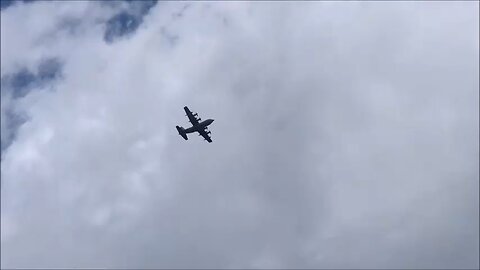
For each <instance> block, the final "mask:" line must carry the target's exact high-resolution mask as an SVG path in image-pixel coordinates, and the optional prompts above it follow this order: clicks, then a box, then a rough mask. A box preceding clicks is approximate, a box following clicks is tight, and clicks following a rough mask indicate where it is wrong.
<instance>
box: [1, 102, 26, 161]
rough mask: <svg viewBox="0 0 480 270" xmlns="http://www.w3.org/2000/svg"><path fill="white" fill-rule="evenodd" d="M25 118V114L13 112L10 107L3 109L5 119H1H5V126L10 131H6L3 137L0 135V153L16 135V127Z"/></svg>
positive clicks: (22, 122) (18, 126)
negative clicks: (0, 137)
mask: <svg viewBox="0 0 480 270" xmlns="http://www.w3.org/2000/svg"><path fill="white" fill-rule="evenodd" d="M27 120H28V118H27V116H26V115H25V114H23V113H19V112H14V111H13V109H11V108H8V109H7V110H5V119H3V121H5V128H6V129H8V130H9V131H10V132H8V133H6V135H5V137H3V136H2V139H1V140H0V145H1V151H0V152H1V153H3V151H4V150H5V149H7V148H8V147H9V146H10V145H11V144H12V142H13V140H14V139H15V137H16V135H17V132H18V129H19V128H20V126H21V125H22V124H24V123H25V122H26V121H27ZM2 157H3V155H2Z"/></svg>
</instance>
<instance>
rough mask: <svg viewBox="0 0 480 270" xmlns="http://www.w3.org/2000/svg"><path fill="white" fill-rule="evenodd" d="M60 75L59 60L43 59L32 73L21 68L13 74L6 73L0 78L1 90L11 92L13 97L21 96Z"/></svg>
mask: <svg viewBox="0 0 480 270" xmlns="http://www.w3.org/2000/svg"><path fill="white" fill-rule="evenodd" d="M60 76H61V62H60V61H59V60H58V59H55V58H49V59H45V60H43V61H41V62H40V64H39V65H38V68H37V71H36V72H35V73H34V72H32V71H30V70H28V69H27V68H22V69H21V70H20V71H18V72H17V73H15V74H11V75H10V74H8V75H5V76H3V77H2V79H1V85H2V87H1V89H2V93H3V92H11V94H12V97H13V98H15V99H16V98H22V97H24V96H26V95H28V93H29V92H30V91H31V90H32V89H34V88H35V87H36V86H43V85H45V84H48V83H50V82H51V81H52V80H55V79H58V78H59V77H60Z"/></svg>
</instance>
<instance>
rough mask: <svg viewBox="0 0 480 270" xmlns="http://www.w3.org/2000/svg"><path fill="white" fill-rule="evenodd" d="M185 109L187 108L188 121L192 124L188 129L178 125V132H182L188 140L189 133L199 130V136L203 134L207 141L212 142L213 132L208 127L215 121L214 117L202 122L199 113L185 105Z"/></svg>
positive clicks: (181, 134)
mask: <svg viewBox="0 0 480 270" xmlns="http://www.w3.org/2000/svg"><path fill="white" fill-rule="evenodd" d="M183 109H184V110H185V113H186V114H187V116H188V121H189V122H190V123H191V124H192V126H191V127H189V128H187V129H184V128H183V127H180V126H177V131H178V134H180V136H182V137H183V138H184V139H185V140H188V137H187V133H193V132H198V133H199V134H198V136H203V138H205V140H206V141H207V142H209V143H211V142H212V139H211V138H210V136H209V134H210V133H211V132H210V131H209V130H208V129H207V126H208V125H210V124H211V123H212V122H213V119H207V120H205V121H202V122H200V121H201V120H202V119H201V118H200V117H198V118H197V116H198V114H197V113H192V112H191V111H190V110H189V109H188V107H187V106H185V107H183Z"/></svg>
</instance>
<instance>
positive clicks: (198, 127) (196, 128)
mask: <svg viewBox="0 0 480 270" xmlns="http://www.w3.org/2000/svg"><path fill="white" fill-rule="evenodd" d="M211 123H213V119H207V120H205V121H202V122H199V123H198V124H195V125H193V126H191V127H189V128H186V129H185V133H193V132H197V131H199V130H204V129H205V128H206V127H207V126H208V125H210V124H211Z"/></svg>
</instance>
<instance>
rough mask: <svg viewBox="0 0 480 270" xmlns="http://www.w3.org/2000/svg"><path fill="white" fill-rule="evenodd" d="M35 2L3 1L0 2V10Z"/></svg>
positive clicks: (22, 0) (23, 0)
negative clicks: (17, 4)
mask: <svg viewBox="0 0 480 270" xmlns="http://www.w3.org/2000/svg"><path fill="white" fill-rule="evenodd" d="M33 1H34V0H1V1H0V9H1V10H3V9H5V8H8V7H10V6H12V5H14V4H16V3H19V2H20V3H31V2H33Z"/></svg>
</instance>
